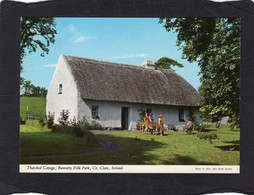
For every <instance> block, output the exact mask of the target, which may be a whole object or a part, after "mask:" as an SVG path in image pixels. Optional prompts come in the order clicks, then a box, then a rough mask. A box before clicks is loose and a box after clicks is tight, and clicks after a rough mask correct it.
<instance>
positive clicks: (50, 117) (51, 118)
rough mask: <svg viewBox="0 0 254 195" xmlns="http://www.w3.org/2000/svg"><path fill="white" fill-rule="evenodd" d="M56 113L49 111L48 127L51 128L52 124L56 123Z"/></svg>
mask: <svg viewBox="0 0 254 195" xmlns="http://www.w3.org/2000/svg"><path fill="white" fill-rule="evenodd" d="M54 117H55V116H54V113H50V112H48V115H47V122H46V123H47V127H48V128H49V129H51V128H52V125H53V124H54Z"/></svg>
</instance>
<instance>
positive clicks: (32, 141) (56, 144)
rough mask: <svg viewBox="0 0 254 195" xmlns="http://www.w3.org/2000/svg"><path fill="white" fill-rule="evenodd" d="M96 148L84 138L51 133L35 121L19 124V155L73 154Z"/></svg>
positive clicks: (42, 161) (42, 160)
mask: <svg viewBox="0 0 254 195" xmlns="http://www.w3.org/2000/svg"><path fill="white" fill-rule="evenodd" d="M96 148H98V146H97V145H91V144H90V145H89V144H88V143H87V140H86V139H85V138H79V137H75V136H73V135H67V134H60V133H52V132H50V130H49V129H46V128H42V127H40V126H39V124H38V122H37V121H28V122H27V124H26V125H20V156H43V155H57V154H73V153H82V152H87V151H91V150H94V149H96ZM22 162H23V160H22V159H21V163H22ZM40 162H41V163H44V159H40Z"/></svg>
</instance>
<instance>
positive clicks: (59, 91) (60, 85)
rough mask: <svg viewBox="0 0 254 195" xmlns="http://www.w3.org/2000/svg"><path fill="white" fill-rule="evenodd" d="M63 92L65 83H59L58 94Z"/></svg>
mask: <svg viewBox="0 0 254 195" xmlns="http://www.w3.org/2000/svg"><path fill="white" fill-rule="evenodd" d="M62 93H63V84H59V87H58V94H62Z"/></svg>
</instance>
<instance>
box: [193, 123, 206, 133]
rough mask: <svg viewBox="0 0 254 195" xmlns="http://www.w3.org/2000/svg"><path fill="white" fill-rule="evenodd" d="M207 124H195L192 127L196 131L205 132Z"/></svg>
mask: <svg viewBox="0 0 254 195" xmlns="http://www.w3.org/2000/svg"><path fill="white" fill-rule="evenodd" d="M206 128H207V126H206V125H195V126H194V129H195V130H196V131H198V132H205V131H206Z"/></svg>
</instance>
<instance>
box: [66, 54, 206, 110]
mask: <svg viewBox="0 0 254 195" xmlns="http://www.w3.org/2000/svg"><path fill="white" fill-rule="evenodd" d="M63 57H64V59H65V61H66V63H67V65H68V66H69V68H70V70H71V73H72V75H73V77H74V80H75V81H76V83H77V87H78V90H79V92H80V94H81V97H82V98H83V99H91V100H105V101H119V102H131V103H144V104H159V105H175V106H201V105H202V102H201V97H200V95H199V94H198V92H197V91H196V90H195V89H194V88H193V87H192V86H191V85H190V84H189V83H188V82H187V81H186V80H185V79H183V78H182V77H180V76H179V75H178V74H176V73H175V72H174V71H172V70H166V69H159V70H155V69H148V68H145V67H142V66H136V65H128V64H121V63H113V62H106V61H100V60H92V59H87V58H81V57H73V56H67V55H63Z"/></svg>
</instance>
